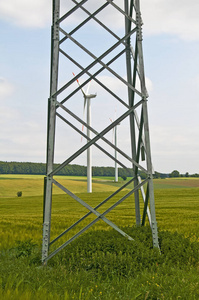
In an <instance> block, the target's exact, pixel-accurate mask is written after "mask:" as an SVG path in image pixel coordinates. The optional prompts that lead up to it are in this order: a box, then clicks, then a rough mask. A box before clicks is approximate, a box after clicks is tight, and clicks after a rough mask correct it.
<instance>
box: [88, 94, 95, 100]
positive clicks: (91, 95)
mask: <svg viewBox="0 0 199 300" xmlns="http://www.w3.org/2000/svg"><path fill="white" fill-rule="evenodd" d="M96 96H97V94H90V95H86V99H91V98H95V97H96Z"/></svg>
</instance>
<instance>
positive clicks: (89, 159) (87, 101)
mask: <svg viewBox="0 0 199 300" xmlns="http://www.w3.org/2000/svg"><path fill="white" fill-rule="evenodd" d="M73 75H74V76H75V74H74V73H73ZM77 83H78V85H79V86H80V83H79V80H78V79H77ZM89 88H90V82H89V84H88V87H87V91H86V93H85V92H84V90H83V88H81V91H82V94H83V97H84V109H83V119H84V116H85V109H86V105H87V118H86V123H87V125H88V126H90V127H91V99H92V98H95V97H96V96H97V94H89ZM83 129H84V126H83V125H82V131H83ZM87 137H88V140H87V142H89V140H90V139H91V131H90V129H89V128H88V127H87ZM87 192H88V193H92V151H91V147H89V148H88V149H87Z"/></svg>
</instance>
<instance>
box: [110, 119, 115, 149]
mask: <svg viewBox="0 0 199 300" xmlns="http://www.w3.org/2000/svg"><path fill="white" fill-rule="evenodd" d="M109 120H110V121H111V123H112V122H113V120H112V119H111V118H109ZM114 133H115V127H113V131H112V143H113V142H114Z"/></svg>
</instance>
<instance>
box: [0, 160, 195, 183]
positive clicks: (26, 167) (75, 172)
mask: <svg viewBox="0 0 199 300" xmlns="http://www.w3.org/2000/svg"><path fill="white" fill-rule="evenodd" d="M58 166H59V164H55V165H54V168H56V167H58ZM86 173H87V171H86V167H85V166H81V165H76V164H74V165H67V166H65V167H64V168H63V169H62V170H61V171H59V172H58V173H57V175H65V176H86ZM0 174H31V175H45V174H46V164H44V163H33V162H6V161H0ZM92 175H93V176H111V177H113V176H115V168H114V167H92ZM139 175H140V177H141V178H142V179H145V178H146V174H145V173H144V172H141V171H139ZM118 176H119V177H132V176H133V170H132V169H131V168H128V169H123V168H118ZM168 177H199V174H197V173H195V174H192V175H190V174H189V173H188V172H187V173H186V174H180V173H179V172H178V171H177V170H174V171H173V172H171V173H170V174H166V173H159V172H155V174H154V178H168Z"/></svg>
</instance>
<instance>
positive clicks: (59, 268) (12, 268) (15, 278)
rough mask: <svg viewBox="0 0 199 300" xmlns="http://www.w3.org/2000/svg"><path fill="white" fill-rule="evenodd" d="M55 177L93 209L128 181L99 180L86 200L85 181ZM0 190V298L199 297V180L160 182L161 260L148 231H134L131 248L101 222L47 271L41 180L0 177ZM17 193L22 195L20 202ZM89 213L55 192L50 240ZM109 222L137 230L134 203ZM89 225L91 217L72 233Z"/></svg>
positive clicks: (157, 184)
mask: <svg viewBox="0 0 199 300" xmlns="http://www.w3.org/2000/svg"><path fill="white" fill-rule="evenodd" d="M57 179H59V181H60V182H61V183H62V184H63V185H66V186H67V188H69V189H71V190H72V191H73V192H75V193H77V195H78V196H79V197H80V198H82V199H84V200H85V201H86V202H87V203H89V204H90V205H92V206H93V207H94V206H96V205H97V204H98V203H99V202H101V201H102V200H103V199H105V198H106V197H107V196H108V195H109V194H111V193H112V192H113V191H114V190H116V189H117V188H118V186H121V185H122V184H124V181H122V180H121V181H120V182H118V183H115V182H114V178H104V177H103V178H100V177H98V178H94V179H93V191H94V192H93V193H92V194H87V193H86V178H84V177H63V176H59V178H57ZM0 185H1V192H0V212H1V215H0V250H1V256H0V258H1V259H0V299H102V300H103V299H124V300H126V299H199V280H198V278H199V246H198V245H199V179H195V178H194V179H191V178H187V179H185V178H179V179H156V180H154V187H155V202H156V217H157V222H158V228H159V236H160V241H162V242H161V243H162V245H163V246H162V247H163V248H162V249H164V253H163V252H162V255H161V256H159V254H157V253H156V252H154V250H153V249H151V235H150V231H149V232H148V231H147V228H146V233H143V232H142V230H141V229H140V230H141V231H139V229H137V230H138V231H135V233H133V232H132V234H135V240H136V242H135V243H134V244H132V246H131V247H130V248H128V247H127V246H128V244H127V243H128V242H127V240H126V239H125V238H123V237H120V236H118V235H117V233H112V230H111V229H110V227H108V225H107V224H105V223H104V222H103V221H99V222H97V223H96V225H95V226H94V227H93V228H92V229H90V231H89V232H88V233H85V235H84V236H82V237H80V238H79V239H77V240H76V241H75V242H73V243H72V244H71V246H69V247H67V249H66V250H64V251H63V252H61V253H60V254H59V255H57V256H56V257H55V258H53V259H52V260H51V261H49V264H48V267H47V268H43V267H41V264H40V261H39V259H40V253H41V240H42V216H43V212H42V210H43V196H42V194H43V176H27V175H0ZM129 188H130V187H129ZM18 191H22V193H23V194H22V197H20V198H19V197H17V192H18ZM126 192H127V191H123V192H121V193H120V195H119V196H117V197H115V199H114V200H116V199H118V197H119V198H120V197H121V196H122V195H124V194H125V193H126ZM112 201H113V200H111V202H110V203H108V204H106V205H105V206H104V207H102V208H101V209H100V210H99V211H100V212H102V211H103V210H104V209H106V208H107V207H109V206H110V205H111V204H112V203H113V202H112ZM142 207H143V204H142V203H141V209H142ZM86 212H87V210H86V209H85V208H83V207H82V206H80V205H79V204H78V203H76V202H75V201H74V200H73V199H71V198H70V197H69V196H66V195H65V194H63V193H62V192H60V190H58V189H57V188H55V189H54V192H53V206H52V238H53V237H55V236H57V235H58V234H59V233H61V232H62V231H63V230H64V229H66V228H67V227H68V226H70V225H71V224H73V223H74V222H75V221H76V220H78V219H79V218H80V217H81V216H83V215H84V214H85V213H86ZM107 217H108V218H109V219H110V220H111V221H113V222H114V223H116V224H117V225H118V226H119V227H126V228H127V229H126V230H127V231H128V230H130V229H129V228H132V227H133V228H134V224H135V214H134V200H133V197H131V198H128V199H127V200H126V201H124V202H123V203H122V204H121V205H119V206H118V207H117V208H116V209H115V210H113V211H112V212H111V213H110V214H108V215H107ZM91 220H93V216H92V215H91V216H89V218H88V219H86V220H85V221H84V222H83V223H82V224H81V225H80V226H78V228H77V229H75V230H73V231H72V232H71V234H74V233H76V232H77V230H79V229H80V228H82V226H85V225H86V224H87V223H88V222H89V221H91ZM135 230H136V229H135ZM167 231H168V233H166V232H167ZM175 232H177V233H178V234H181V235H180V236H179V235H178V234H177V233H175ZM115 234H116V235H115ZM143 234H145V235H146V236H147V237H148V240H147V242H145V243H144V244H143V240H142V239H141V238H140V237H144V236H145V235H143ZM69 237H70V235H68V236H66V237H64V238H62V239H61V241H60V243H62V242H64V241H65V239H66V238H69ZM143 239H145V237H144V238H143ZM88 241H90V242H89V243H88ZM108 241H111V242H108ZM87 243H88V244H87ZM57 245H58V244H57ZM57 245H56V246H57ZM113 245H114V247H115V248H114V247H113ZM91 246H92V248H91ZM89 247H90V248H89ZM125 247H127V248H125ZM134 247H135V249H134ZM113 248H114V250H113ZM124 248H125V249H126V250H124ZM88 249H90V250H88ZM116 249H118V252H117V251H116ZM132 249H134V250H133V252H132ZM136 249H139V251H138V250H136ZM67 251H68V252H67ZM136 251H138V252H136ZM132 257H134V260H133V262H131V259H132ZM77 262H78V263H77ZM85 266H86V267H85ZM88 266H90V267H88ZM122 270H123V271H122ZM133 270H134V271H133ZM135 270H136V272H135Z"/></svg>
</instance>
